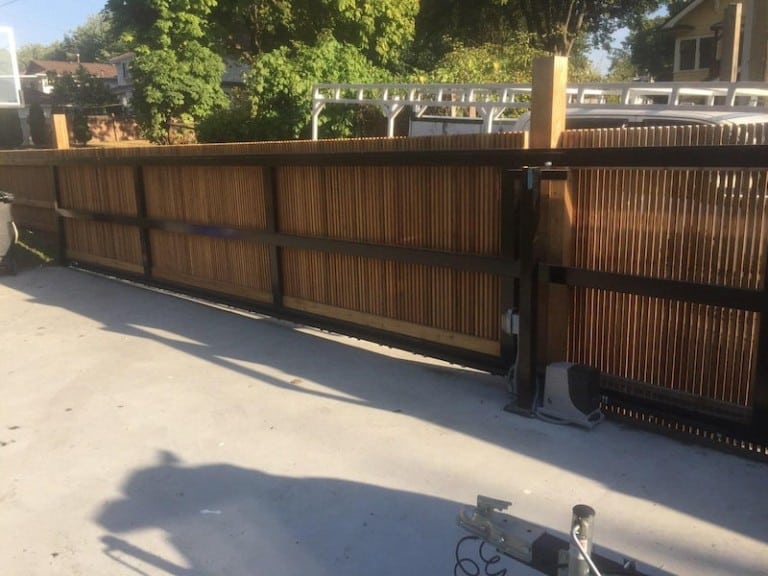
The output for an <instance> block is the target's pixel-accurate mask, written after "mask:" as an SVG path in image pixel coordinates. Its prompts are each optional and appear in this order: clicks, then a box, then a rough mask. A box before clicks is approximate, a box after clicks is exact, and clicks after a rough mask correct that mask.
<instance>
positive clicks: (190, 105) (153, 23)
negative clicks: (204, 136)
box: [106, 0, 227, 143]
mask: <svg viewBox="0 0 768 576" xmlns="http://www.w3.org/2000/svg"><path fill="white" fill-rule="evenodd" d="M216 4H217V0H108V2H107V7H106V9H107V10H108V11H109V12H110V13H111V15H112V18H113V22H114V25H115V27H116V30H118V31H120V32H122V34H123V39H124V40H126V41H128V42H131V43H132V44H134V45H135V49H134V52H135V53H136V58H135V59H134V61H133V62H132V64H131V75H132V78H133V83H134V95H133V101H132V105H133V109H134V112H135V113H136V118H137V120H138V121H139V124H140V125H141V127H142V130H143V132H144V134H145V136H146V137H147V138H149V139H150V140H152V141H153V142H158V143H169V142H170V137H171V128H170V127H171V124H172V123H173V122H176V121H180V122H182V123H193V122H197V121H199V120H200V119H202V118H204V117H205V116H207V115H209V114H210V113H211V112H213V111H215V110H217V109H220V108H223V107H224V106H226V102H227V100H226V96H225V95H224V92H223V91H222V89H221V75H222V73H223V72H224V63H223V61H222V59H221V57H220V56H218V55H217V54H216V53H214V52H213V50H211V48H210V47H209V38H208V37H207V35H206V34H207V31H208V18H209V16H210V14H211V11H212V10H213V8H214V7H215V6H216Z"/></svg>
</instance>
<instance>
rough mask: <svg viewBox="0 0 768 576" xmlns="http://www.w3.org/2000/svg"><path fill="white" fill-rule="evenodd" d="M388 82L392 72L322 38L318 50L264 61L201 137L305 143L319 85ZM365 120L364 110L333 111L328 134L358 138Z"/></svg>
mask: <svg viewBox="0 0 768 576" xmlns="http://www.w3.org/2000/svg"><path fill="white" fill-rule="evenodd" d="M387 79H390V76H389V73H388V72H387V71H385V70H383V69H381V68H378V67H376V66H375V65H374V64H373V63H372V62H371V61H370V60H368V59H367V58H366V57H365V56H364V55H363V54H362V53H361V52H360V51H359V50H358V49H357V48H356V47H354V46H351V45H349V44H342V43H341V42H339V41H337V40H336V39H335V38H333V37H332V36H325V37H322V38H320V39H319V40H318V42H317V43H316V44H315V45H307V44H303V43H299V42H296V43H293V44H291V45H290V46H283V47H281V48H278V49H276V50H272V51H271V52H269V53H267V54H264V55H263V56H262V57H260V58H259V59H258V60H257V61H256V63H255V65H254V67H253V70H252V71H251V72H250V73H249V74H248V76H247V78H246V93H245V94H244V95H243V97H242V98H241V99H239V100H237V101H236V102H235V103H234V104H233V106H232V107H231V108H230V109H229V110H227V111H226V112H218V113H215V114H213V115H212V116H211V117H209V118H208V119H206V120H205V121H203V122H202V123H201V125H200V130H199V131H198V137H199V139H200V140H201V141H207V142H220V141H226V140H230V141H231V140H236V139H240V140H286V139H294V138H302V137H304V138H306V137H309V134H310V123H311V115H310V111H311V109H312V100H311V94H312V86H313V85H314V84H315V83H317V82H350V83H358V82H359V83H370V82H384V81H386V80H387ZM376 114H377V115H378V116H380V115H381V113H380V112H379V111H376ZM364 117H365V116H364V115H363V116H361V111H360V110H359V109H357V110H355V109H350V108H349V107H345V108H343V109H333V108H332V107H331V108H329V109H328V110H326V113H325V114H323V116H322V125H323V131H324V133H325V135H326V136H331V137H344V136H351V135H357V134H356V130H357V129H358V128H359V123H360V122H361V121H363V120H364ZM233 127H236V128H234V129H232V128H233ZM230 129H232V130H231V131H230ZM223 131H226V132H227V133H222V132H223Z"/></svg>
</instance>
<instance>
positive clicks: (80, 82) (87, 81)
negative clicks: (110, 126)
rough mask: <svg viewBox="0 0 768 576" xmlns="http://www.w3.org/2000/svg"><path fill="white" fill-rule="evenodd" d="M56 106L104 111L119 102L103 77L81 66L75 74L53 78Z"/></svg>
mask: <svg viewBox="0 0 768 576" xmlns="http://www.w3.org/2000/svg"><path fill="white" fill-rule="evenodd" d="M52 104H53V106H54V108H73V109H77V110H82V111H83V112H84V113H86V114H88V113H90V114H97V113H104V112H105V111H106V109H107V108H109V107H110V106H112V105H114V104H117V99H116V98H115V95H114V94H112V91H111V90H110V89H109V86H108V85H107V83H106V82H104V79H103V78H98V77H96V76H93V75H92V74H89V73H88V71H87V70H86V69H85V68H84V67H83V66H80V67H79V68H78V69H77V72H75V73H74V74H64V75H63V76H60V77H58V78H54V80H53V93H52Z"/></svg>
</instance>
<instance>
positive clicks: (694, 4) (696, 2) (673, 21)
mask: <svg viewBox="0 0 768 576" xmlns="http://www.w3.org/2000/svg"><path fill="white" fill-rule="evenodd" d="M703 3H704V0H691V2H690V3H689V4H688V6H686V7H685V8H683V9H682V10H680V12H678V13H677V14H675V15H674V16H672V17H671V18H670V19H669V20H667V21H666V22H664V24H662V25H661V28H662V29H663V30H670V29H672V28H674V27H675V26H677V25H678V23H679V22H680V20H682V19H683V18H685V17H686V16H687V15H688V14H690V13H691V12H693V11H694V10H696V8H698V7H699V6H701V5H702V4H703Z"/></svg>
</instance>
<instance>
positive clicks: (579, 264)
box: [0, 127, 768, 438]
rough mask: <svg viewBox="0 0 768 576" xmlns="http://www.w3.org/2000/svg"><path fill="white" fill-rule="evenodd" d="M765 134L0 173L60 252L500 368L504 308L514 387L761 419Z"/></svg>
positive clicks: (322, 148) (21, 214) (732, 421)
mask: <svg viewBox="0 0 768 576" xmlns="http://www.w3.org/2000/svg"><path fill="white" fill-rule="evenodd" d="M765 136H766V132H765V128H764V127H755V128H748V129H747V128H735V129H725V128H708V129H707V128H698V127H675V128H643V129H628V130H622V129H614V130H595V131H573V132H566V133H565V134H564V137H563V140H562V146H561V147H560V148H558V149H555V150H528V149H526V143H527V142H526V135H525V134H497V135H477V136H453V137H441V138H412V139H395V140H386V139H382V140H363V141H319V142H290V143H260V144H243V145H209V146H187V147H166V148H135V149H125V148H124V149H98V150H72V151H46V152H41V151H34V152H8V153H3V154H2V155H0V189H6V190H9V191H11V192H13V193H14V194H15V195H16V196H17V198H18V202H17V205H16V207H15V209H16V218H17V220H18V221H19V223H20V224H22V225H26V226H30V227H34V228H38V229H43V230H52V229H56V230H58V231H59V233H60V238H61V245H62V253H63V256H64V257H65V259H66V260H68V261H76V262H78V263H80V264H81V265H85V266H92V267H98V268H103V269H108V270H110V271H113V272H115V271H117V272H119V273H121V274H123V275H126V276H128V277H133V278H140V279H143V280H144V281H147V282H151V283H156V284H162V285H164V286H173V287H177V288H182V289H187V290H197V291H202V292H204V293H205V294H207V295H209V296H211V295H215V296H216V297H219V298H225V299H228V300H233V301H237V302H239V303H245V304H246V305H249V306H253V307H257V308H259V309H264V310H270V311H273V312H276V313H279V314H288V315H300V317H302V318H307V319H310V320H313V321H321V322H326V323H328V322H330V323H331V325H333V326H335V327H341V328H343V329H347V330H351V331H353V332H359V331H363V332H364V333H373V334H375V335H377V336H379V337H381V336H387V335H389V336H391V335H395V337H396V338H398V339H399V340H398V341H399V342H400V343H407V344H409V345H412V346H417V347H418V348H419V349H424V348H427V349H431V350H433V351H435V350H436V351H438V352H441V353H443V354H449V355H451V357H454V358H458V359H462V360H465V361H467V360H469V361H475V362H482V363H484V364H485V365H489V366H495V367H497V368H504V367H507V366H508V365H509V364H510V363H511V362H512V361H513V358H514V355H515V354H514V351H515V349H516V340H515V337H513V336H511V335H509V334H506V333H505V332H504V331H503V330H502V326H503V324H504V322H503V321H502V320H503V318H504V317H505V315H506V313H507V311H509V310H517V311H519V313H520V335H519V338H518V341H519V344H520V354H519V357H518V365H519V369H520V370H519V371H520V375H521V382H522V383H523V386H524V387H525V386H527V390H528V393H527V394H526V393H524V394H522V395H521V396H520V397H519V401H520V402H521V403H522V404H525V403H526V402H528V403H529V402H530V400H531V397H532V390H533V388H532V387H533V385H534V382H535V374H536V370H537V369H539V368H540V367H541V366H542V365H543V363H545V362H547V361H551V360H562V359H567V360H571V361H577V362H583V363H586V364H590V365H592V366H595V367H597V368H599V369H600V370H601V371H603V372H604V373H605V374H606V378H605V380H604V386H605V391H606V402H607V403H608V404H610V405H611V406H613V407H614V409H615V410H617V411H624V412H627V411H630V412H631V411H634V410H639V412H637V413H638V414H650V413H651V412H653V411H656V412H655V413H656V414H662V415H664V417H665V418H666V417H667V415H670V414H671V415H672V416H675V417H677V418H678V419H686V418H688V417H689V416H691V415H693V416H694V417H696V418H698V419H699V420H698V421H700V422H705V423H706V424H707V425H710V424H712V425H714V424H716V425H718V426H726V427H727V428H728V429H729V430H737V431H746V432H745V433H746V434H749V435H750V437H751V438H757V437H758V436H759V437H760V438H764V437H765V436H764V435H765V432H766V424H768V365H766V364H767V363H768V334H766V332H767V331H768V330H767V328H768V327H767V326H766V324H768V323H761V318H762V315H763V314H764V313H765V312H766V311H768V296H767V295H766V281H765V273H766V266H767V265H768V205H766V202H768V200H767V199H766V198H767V196H768V150H766V146H765V145H762V144H761V145H755V144H753V142H756V141H760V142H764V141H765V140H764V138H765ZM761 138H762V139H763V140H761ZM546 162H551V163H552V167H551V168H544V169H526V168H524V167H526V166H544V164H545V163H546ZM611 403H612V404H611ZM642 417H643V418H645V416H642ZM686 421H687V420H686ZM713 423H714V424H713Z"/></svg>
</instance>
